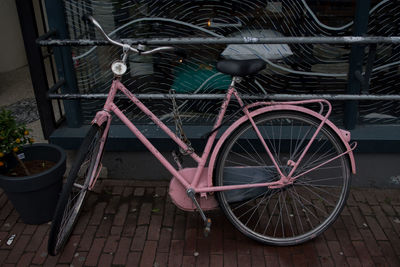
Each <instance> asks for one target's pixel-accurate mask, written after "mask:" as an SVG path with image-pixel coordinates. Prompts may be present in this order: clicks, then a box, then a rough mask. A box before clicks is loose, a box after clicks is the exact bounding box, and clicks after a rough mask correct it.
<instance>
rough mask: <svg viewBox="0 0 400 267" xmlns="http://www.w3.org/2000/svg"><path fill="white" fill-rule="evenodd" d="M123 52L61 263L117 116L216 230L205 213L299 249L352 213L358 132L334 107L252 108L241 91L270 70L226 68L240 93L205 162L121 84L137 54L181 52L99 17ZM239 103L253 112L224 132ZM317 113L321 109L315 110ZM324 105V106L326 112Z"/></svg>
mask: <svg viewBox="0 0 400 267" xmlns="http://www.w3.org/2000/svg"><path fill="white" fill-rule="evenodd" d="M87 19H88V20H89V21H90V22H92V23H93V24H94V25H95V26H96V27H97V28H98V29H99V31H100V32H101V33H102V34H103V35H104V37H105V38H106V39H107V40H108V41H109V42H110V43H112V44H113V45H116V46H119V47H122V49H123V56H122V59H121V60H117V61H115V62H114V63H113V64H112V65H111V69H112V71H113V73H114V76H115V78H114V80H113V82H112V85H111V88H110V91H109V94H108V97H107V100H106V103H105V105H104V108H103V110H101V111H99V112H97V114H96V116H95V118H94V119H93V121H92V126H91V128H90V130H89V132H88V134H87V136H86V137H85V139H84V141H83V143H82V145H81V148H80V150H79V153H78V156H77V159H76V162H75V163H74V165H73V166H72V169H71V171H70V173H69V175H68V178H67V181H66V184H65V185H64V187H63V190H62V193H61V196H60V199H59V202H58V204H57V208H56V212H55V215H54V218H53V221H52V225H51V230H50V236H49V243H48V251H49V253H50V254H51V255H56V254H58V253H59V252H60V250H61V249H62V248H63V246H64V245H65V243H66V241H67V240H68V238H69V236H70V234H71V232H72V230H73V227H74V224H75V222H76V221H77V218H78V215H79V211H80V209H81V207H82V203H83V201H84V199H85V196H86V193H87V191H90V190H91V189H92V188H93V186H94V184H95V182H96V179H97V176H98V174H99V172H100V169H101V159H102V155H103V151H104V145H105V142H106V140H107V134H108V130H109V128H110V123H111V113H114V114H115V115H116V116H117V117H118V118H119V119H120V120H121V121H122V122H123V123H124V124H126V126H127V127H128V128H129V129H130V130H131V131H132V132H133V133H134V134H135V135H136V136H137V138H138V139H139V140H140V141H141V142H143V144H144V145H145V146H146V147H147V148H148V149H149V150H150V151H151V152H152V153H153V154H154V156H155V157H156V158H157V159H158V160H159V161H160V162H161V164H162V165H164V166H165V167H166V168H167V169H168V171H169V172H170V173H171V174H172V175H173V178H172V180H171V183H170V189H169V194H170V196H171V198H172V200H173V202H174V203H175V204H176V205H177V206H178V207H179V208H181V209H183V210H188V211H195V210H197V211H198V212H199V213H200V215H201V217H202V219H203V220H204V223H205V233H206V234H207V233H208V232H209V231H210V226H211V220H210V219H209V218H207V217H206V215H205V213H204V211H207V210H212V209H216V208H218V206H219V207H220V208H221V209H222V210H223V211H224V213H225V215H226V216H227V218H228V219H229V220H230V222H231V223H232V224H233V225H234V226H235V227H236V228H237V229H238V230H239V231H240V232H242V233H243V234H244V235H246V236H248V237H250V238H252V239H254V240H257V241H259V242H262V243H264V244H268V245H279V246H286V245H295V244H299V243H302V242H305V241H308V240H310V239H312V238H314V237H316V236H318V235H319V234H321V233H322V232H323V231H324V230H326V229H327V228H328V227H329V226H330V225H331V224H332V223H333V222H334V221H335V219H336V218H337V217H338V216H339V214H340V212H341V211H342V209H343V207H344V205H345V202H346V199H347V196H348V192H349V189H350V183H351V173H355V161H354V156H353V152H352V151H353V150H354V149H355V147H356V144H355V143H354V144H352V145H350V144H349V142H350V134H349V133H348V132H347V131H344V130H341V129H339V128H338V127H337V126H335V125H334V124H333V123H332V122H331V121H330V120H328V117H329V115H330V113H331V105H330V103H329V102H328V101H326V100H323V99H320V100H304V101H291V102H255V103H252V104H248V105H245V104H244V103H243V101H242V99H241V98H240V95H239V94H238V92H237V91H236V89H235V84H236V83H238V82H240V80H241V78H240V77H244V76H247V75H254V74H256V73H257V72H259V71H260V70H262V69H263V68H264V67H265V63H264V62H263V61H262V60H243V61H237V60H223V61H220V62H218V63H217V69H218V70H219V71H220V72H223V73H226V74H230V75H231V76H232V77H233V78H232V82H231V85H230V87H229V89H228V91H227V93H226V97H225V99H224V101H223V103H222V106H221V109H220V112H219V115H218V116H217V118H216V122H215V125H214V127H213V129H212V131H211V132H210V134H209V136H208V140H207V142H206V144H205V148H204V151H203V153H202V155H201V156H199V155H197V154H196V153H195V152H194V151H193V150H192V149H191V147H190V146H188V145H187V144H186V143H185V142H184V141H182V140H181V138H179V137H178V136H177V135H176V134H175V133H173V132H172V131H171V130H170V129H169V128H168V127H167V126H166V125H165V124H164V123H163V122H162V121H161V120H160V119H159V118H158V117H157V116H155V115H154V114H153V113H152V112H151V111H150V110H149V109H148V108H146V106H145V105H144V104H143V103H142V102H141V101H140V100H139V99H138V98H137V97H136V96H135V95H134V94H132V93H131V92H130V91H129V90H128V89H126V88H125V86H124V85H123V84H122V83H121V81H120V78H121V76H122V75H123V74H124V73H125V71H126V70H127V66H126V64H125V61H126V59H127V55H128V53H129V52H133V53H137V54H141V55H149V54H152V53H156V52H161V51H165V50H170V49H173V48H171V47H159V48H155V49H153V50H149V51H145V50H144V49H143V48H144V47H143V46H138V48H134V47H131V46H129V45H127V44H122V43H119V42H117V41H115V40H112V39H111V38H110V37H108V36H107V34H106V33H105V32H104V31H103V29H102V27H101V26H100V25H99V23H98V22H97V21H96V20H95V19H94V18H93V17H87ZM117 91H121V92H122V93H123V94H125V95H126V96H127V97H128V98H129V99H130V100H131V101H132V102H133V103H134V104H136V106H137V107H138V108H139V109H140V110H141V111H143V112H144V113H145V114H146V115H147V116H148V117H149V118H150V119H151V120H152V121H153V122H154V123H155V124H156V125H158V126H159V127H160V128H161V129H162V130H163V131H164V132H165V133H166V134H167V135H168V136H169V137H171V138H172V139H173V140H174V141H175V142H176V143H177V144H178V146H179V147H180V148H181V150H182V151H185V152H186V153H187V154H188V155H189V156H190V157H191V158H192V159H193V160H194V161H195V162H197V167H196V168H184V169H181V168H180V167H179V166H180V164H179V161H178V162H177V163H178V164H177V165H178V168H175V167H174V166H173V165H172V164H171V163H169V162H168V161H167V160H166V159H165V158H164V157H163V156H162V155H161V153H160V152H159V151H157V149H156V148H155V147H154V146H153V145H152V144H151V143H150V141H149V140H148V139H147V138H146V137H145V136H144V135H143V134H142V133H141V132H140V131H139V130H138V129H137V128H136V127H135V125H134V124H133V123H132V122H131V121H130V120H129V119H127V117H126V116H125V115H124V113H123V112H122V111H121V110H120V109H119V108H118V107H117V106H116V105H115V104H114V98H115V96H116V93H117ZM232 96H234V98H236V100H237V102H238V103H239V105H240V110H241V111H242V112H243V113H244V115H243V116H242V117H240V118H239V119H237V120H236V121H235V122H233V123H232V124H231V125H230V126H229V127H228V129H227V130H226V131H224V132H223V133H222V135H221V136H220V138H219V140H218V141H217V142H216V137H217V132H218V131H219V130H221V126H222V125H223V124H226V121H228V120H224V115H225V112H226V109H227V106H228V105H229V103H230V100H231V98H232ZM309 105H313V107H312V108H311V107H309ZM315 106H317V107H318V109H317V110H314V109H315Z"/></svg>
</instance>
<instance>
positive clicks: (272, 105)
mask: <svg viewBox="0 0 400 267" xmlns="http://www.w3.org/2000/svg"><path fill="white" fill-rule="evenodd" d="M235 81H236V79H235V78H233V80H232V83H231V86H230V87H229V89H228V91H227V93H226V97H225V99H224V101H223V103H222V105H221V108H220V112H219V114H218V116H217V119H216V121H215V124H214V127H213V130H215V131H213V132H212V134H211V135H210V136H209V138H208V140H207V142H206V146H205V148H204V151H203V154H202V155H201V156H199V155H197V154H196V153H195V152H193V153H190V154H189V155H190V156H191V157H192V158H193V160H195V161H196V162H197V164H198V165H197V168H195V171H194V173H192V174H194V176H193V180H191V181H188V179H187V178H185V177H184V176H183V175H182V172H180V171H178V170H177V169H176V168H175V167H173V166H172V165H171V163H169V162H168V161H167V160H166V158H165V157H164V156H163V155H162V154H161V153H160V152H159V151H158V150H157V149H156V148H155V147H154V146H153V145H152V144H151V142H150V141H149V140H148V139H147V138H146V137H145V136H144V135H143V134H142V133H141V132H140V130H138V128H137V127H136V126H135V125H134V124H133V123H132V122H131V121H130V120H129V119H128V118H127V117H126V116H125V115H124V113H123V112H122V111H121V110H120V109H119V108H118V107H117V106H116V105H115V104H114V98H115V96H116V93H117V92H118V91H121V92H122V93H123V94H124V95H126V96H127V97H128V98H129V99H130V100H131V101H132V102H133V103H134V104H135V105H136V106H137V107H138V108H139V109H140V110H141V111H142V112H144V113H145V114H146V115H147V116H148V117H149V118H150V119H151V120H152V121H153V122H154V123H155V124H156V125H157V126H158V127H160V128H161V129H162V130H163V131H164V132H165V133H166V134H167V135H168V136H169V137H170V138H172V140H174V142H176V143H177V145H178V146H179V147H181V148H182V149H183V150H185V151H186V150H188V146H187V145H186V144H185V143H184V142H183V141H182V140H181V139H180V138H179V137H178V136H177V135H176V134H175V133H173V132H172V131H171V130H170V129H169V128H168V127H167V126H166V125H165V124H164V123H163V122H162V121H161V120H160V119H159V118H158V117H157V116H156V115H155V114H153V113H152V112H151V111H150V110H149V109H148V108H147V107H146V106H145V105H144V104H143V103H142V102H141V101H140V100H139V99H138V98H137V97H136V96H135V95H134V94H133V93H131V92H130V91H129V90H128V89H127V88H126V87H125V86H124V85H123V84H122V83H121V82H120V80H119V78H115V79H114V80H113V83H112V85H111V88H110V92H109V94H108V97H107V100H106V103H105V105H104V108H103V110H102V111H99V112H98V113H97V114H96V117H95V119H94V120H93V121H92V123H96V124H98V125H101V124H102V123H104V122H107V124H106V129H105V131H104V136H103V137H102V144H101V146H102V147H103V146H104V142H105V139H106V134H107V133H108V130H109V128H110V121H111V115H110V114H111V112H113V113H114V114H115V115H116V116H117V117H118V118H119V119H120V120H121V121H122V122H123V123H124V124H125V125H126V126H127V127H128V128H129V129H130V130H131V131H132V133H133V134H134V135H135V136H136V137H137V138H138V139H139V140H140V141H141V142H142V143H143V144H144V146H145V147H146V148H147V149H148V150H149V151H150V152H151V153H152V154H153V155H154V156H155V157H156V158H157V159H158V160H159V161H160V163H161V164H162V165H163V166H164V167H165V168H166V169H167V170H168V171H169V172H170V173H171V174H172V175H173V176H174V177H175V178H176V179H177V180H178V181H179V183H180V184H181V185H182V186H183V187H184V189H185V190H189V189H191V190H194V191H195V192H196V193H201V195H202V196H205V195H206V193H210V192H215V191H224V190H232V189H244V188H253V187H260V186H264V187H270V188H277V187H280V186H284V185H286V184H288V183H291V182H293V181H294V180H295V179H297V178H298V177H300V176H302V175H304V174H306V173H308V172H310V171H312V170H313V169H311V170H308V171H306V172H303V173H301V174H299V175H297V176H296V177H292V175H293V173H294V172H295V170H296V168H297V167H298V166H299V164H300V162H301V160H302V158H303V156H304V155H305V153H306V152H307V150H308V149H309V148H310V146H311V144H312V142H313V141H314V139H315V138H316V136H317V135H318V133H319V131H320V129H321V128H322V127H323V125H325V124H328V125H329V126H330V127H331V128H332V129H333V130H334V131H336V133H337V134H338V135H339V136H340V138H342V141H343V143H344V145H345V146H346V148H347V149H346V151H345V152H344V153H343V154H341V155H338V156H337V157H335V158H332V159H330V160H327V161H326V162H324V163H322V164H320V165H318V166H316V167H315V168H314V169H316V168H319V167H321V166H323V165H325V164H328V163H329V162H331V161H332V160H335V159H336V158H338V157H341V156H344V155H346V154H348V155H349V158H350V162H351V166H352V170H353V173H355V164H354V157H353V155H352V151H353V150H354V149H355V145H354V146H352V147H350V146H349V144H348V142H349V140H350V137H349V133H348V132H345V133H344V132H343V130H340V129H338V128H337V127H336V126H335V125H334V124H333V123H331V122H330V121H329V120H328V117H329V115H330V112H331V105H330V103H329V102H328V101H326V100H305V101H293V102H284V103H280V102H257V103H254V104H250V105H247V106H245V105H244V103H243V101H242V100H241V98H240V96H239V94H238V93H237V91H236V89H235V87H234V85H235ZM232 95H234V97H235V98H236V100H237V101H238V103H239V105H240V106H241V108H242V110H243V112H244V113H245V115H244V116H243V117H242V118H240V119H239V120H237V121H236V122H235V123H233V124H232V125H231V126H230V127H229V128H228V130H226V131H225V132H224V134H223V135H222V137H221V138H220V140H219V141H218V143H217V144H216V146H215V148H214V151H213V153H212V155H211V157H210V152H211V149H212V146H213V144H214V142H215V139H216V136H217V133H218V128H219V127H220V126H221V124H222V120H223V117H224V115H225V113H226V110H227V107H228V105H229V103H230V101H231V97H232ZM309 103H320V105H321V111H320V113H317V112H315V111H312V110H310V109H307V108H305V107H301V106H298V105H304V104H309ZM324 104H326V105H327V106H328V111H327V112H326V114H325V115H322V114H321V113H322V111H323V105H324ZM253 108H256V110H254V111H250V109H253ZM278 109H279V110H282V109H283V110H297V111H300V112H304V113H307V114H310V115H312V116H315V117H317V118H319V119H320V120H321V123H320V125H319V127H318V128H317V130H316V131H315V133H314V135H313V136H312V138H311V139H310V141H309V143H308V145H307V146H306V148H305V149H304V151H303V152H302V155H301V156H300V158H299V160H298V161H297V162H293V165H292V167H293V168H292V169H291V171H290V173H289V175H287V176H285V175H283V173H282V171H281V169H280V168H279V166H278V163H277V161H276V160H275V158H274V156H273V155H272V153H271V151H270V149H269V148H268V145H267V144H266V143H265V140H264V139H263V138H262V136H261V133H260V131H259V130H258V128H257V126H256V125H255V122H254V120H253V117H255V116H257V115H258V114H261V113H263V112H267V111H272V110H278ZM247 120H249V121H250V122H251V124H252V125H253V128H254V129H255V131H256V133H257V135H258V137H259V138H260V141H261V142H262V144H263V146H264V149H265V151H266V152H267V154H268V156H269V157H270V158H271V160H272V162H273V164H274V165H275V168H276V169H277V171H278V173H279V175H280V177H281V179H280V180H279V181H275V182H269V183H258V184H244V185H234V186H213V184H212V169H213V167H214V164H215V160H216V158H217V155H218V151H219V149H220V148H221V146H222V144H223V142H224V141H225V140H226V138H227V137H228V136H229V134H230V133H231V132H232V131H233V130H234V129H235V128H236V127H238V126H239V125H241V124H242V123H244V122H245V121H247ZM102 147H101V148H102ZM99 154H101V153H99ZM100 157H101V155H98V159H97V160H100ZM209 157H210V162H209V166H208V171H207V173H206V174H207V176H206V177H207V178H206V179H205V180H206V182H207V183H206V184H204V181H201V180H204V175H205V173H204V170H205V168H206V166H205V165H206V162H207V160H208V159H209ZM93 171H96V170H93ZM92 175H93V177H92V179H91V182H90V187H89V189H91V188H92V187H93V186H94V183H95V182H96V179H97V175H96V174H92Z"/></svg>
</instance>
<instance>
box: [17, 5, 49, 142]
mask: <svg viewBox="0 0 400 267" xmlns="http://www.w3.org/2000/svg"><path fill="white" fill-rule="evenodd" d="M16 5H17V11H18V17H19V22H20V25H21V32H22V36H23V39H24V45H25V52H26V57H27V60H28V64H29V71H30V74H31V80H32V86H33V91H34V93H35V98H36V104H37V108H38V112H39V116H40V123H41V126H42V131H43V135H44V138H46V139H48V138H49V136H50V134H51V133H52V132H53V131H54V129H55V128H56V122H55V118H54V113H53V106H52V104H51V100H49V99H48V98H47V91H48V90H49V85H48V83H47V76H46V69H45V67H44V62H43V55H42V50H41V49H40V47H39V46H38V45H37V44H36V39H37V38H38V30H37V25H36V18H35V11H34V9H33V3H32V0H28V1H26V0H16Z"/></svg>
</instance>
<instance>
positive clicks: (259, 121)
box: [214, 111, 351, 246]
mask: <svg viewBox="0 0 400 267" xmlns="http://www.w3.org/2000/svg"><path fill="white" fill-rule="evenodd" d="M254 121H255V123H256V125H257V127H258V128H259V129H260V132H261V134H262V135H263V138H264V140H266V143H267V145H268V147H269V149H270V150H271V153H272V154H273V156H274V157H275V158H276V159H277V162H278V165H279V167H280V169H281V170H282V172H283V173H284V175H287V174H288V173H289V172H290V169H291V167H290V164H291V162H290V161H289V160H292V161H293V162H296V160H297V159H298V158H299V155H300V154H301V151H303V149H304V147H305V145H306V144H307V142H305V141H307V139H308V140H309V139H310V137H311V136H312V134H313V133H314V132H315V129H316V127H318V125H319V124H320V123H321V121H320V120H319V119H317V118H315V117H313V116H310V115H308V114H304V113H300V112H296V111H274V112H267V113H263V114H260V115H258V116H257V117H256V118H255V119H254ZM260 148H262V149H263V150H265V149H264V148H263V146H262V144H261V142H260V140H259V139H258V137H257V136H256V134H255V132H254V129H253V127H252V125H251V123H250V121H247V122H246V123H244V124H242V125H241V126H239V127H238V128H237V129H235V130H234V131H233V132H232V133H231V135H230V136H229V137H228V138H227V140H226V142H225V143H224V145H223V146H222V149H221V152H220V153H219V157H218V161H217V162H218V163H217V166H216V169H215V173H214V174H215V175H214V183H215V185H216V186H222V185H232V184H239V183H241V184H243V183H260V182H272V181H276V180H279V178H280V175H278V172H277V171H276V168H275V167H274V166H273V164H272V161H271V160H270V158H269V157H268V155H267V153H265V154H264V155H263V154H262V153H261V152H260ZM344 152H345V147H344V145H343V143H342V141H341V139H340V137H339V136H338V135H337V134H336V133H335V132H334V131H333V130H332V129H331V128H330V127H329V126H327V125H326V124H325V125H324V126H323V127H322V129H321V131H320V132H319V133H318V135H317V138H316V139H315V140H314V142H313V143H312V145H311V147H310V150H309V151H308V152H307V154H306V155H305V157H304V158H303V160H302V162H301V164H300V165H299V168H298V169H297V170H296V172H295V173H294V175H293V176H292V177H295V176H296V175H298V174H300V173H302V172H304V171H306V170H309V169H311V168H313V167H316V166H318V165H320V164H321V163H322V162H324V160H325V161H326V160H327V159H328V158H333V157H334V156H337V155H339V154H341V153H344ZM288 163H289V164H288ZM246 166H248V167H246ZM255 166H258V167H257V168H256V167H255ZM350 184H351V175H350V167H349V159H348V156H347V155H346V156H342V157H339V158H337V159H335V160H333V161H332V162H330V163H328V164H327V165H324V166H321V167H320V168H317V169H315V170H313V171H311V172H309V173H307V174H305V175H303V176H300V177H299V178H298V179H297V180H296V181H295V182H294V183H293V184H292V185H287V186H284V187H282V188H275V189H271V188H268V187H267V188H260V187H257V188H254V189H240V190H230V191H220V192H217V199H218V201H219V204H220V207H221V208H222V210H223V211H224V213H225V215H226V216H227V218H228V219H229V221H230V222H231V223H232V224H233V225H234V226H235V227H236V228H237V229H238V230H239V231H240V232H242V233H243V234H244V235H246V236H247V237H250V238H251V239H254V240H256V241H259V242H261V243H263V244H267V245H278V246H288V245H296V244H300V243H303V242H306V241H308V240H311V239H312V238H314V237H316V236H318V235H319V234H321V233H322V232H324V231H325V230H326V229H327V228H328V227H329V226H330V225H331V224H332V223H333V222H334V221H335V220H336V219H337V217H338V216H339V214H340V212H341V211H342V209H343V207H344V205H345V203H346V199H347V196H348V193H349V188H350Z"/></svg>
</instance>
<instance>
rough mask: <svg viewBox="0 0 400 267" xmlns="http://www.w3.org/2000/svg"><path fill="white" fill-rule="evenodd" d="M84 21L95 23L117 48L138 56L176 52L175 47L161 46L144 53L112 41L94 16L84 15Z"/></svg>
mask: <svg viewBox="0 0 400 267" xmlns="http://www.w3.org/2000/svg"><path fill="white" fill-rule="evenodd" d="M82 19H83V20H84V21H89V22H91V23H93V25H94V26H96V28H97V29H98V30H99V31H100V33H101V34H102V35H103V36H104V38H105V39H106V40H107V41H109V42H110V43H111V44H113V45H116V46H119V47H122V48H123V49H127V50H130V51H132V52H134V53H137V54H140V55H150V54H153V53H157V52H161V51H168V50H175V48H174V47H171V46H161V47H157V48H154V49H152V50H148V51H142V50H139V49H136V48H133V47H131V46H130V45H128V44H123V43H120V42H118V41H115V40H113V39H111V38H110V37H109V36H108V35H107V34H106V33H105V31H104V30H103V27H101V25H100V23H99V22H98V21H97V20H95V19H94V18H93V17H92V16H90V15H83V16H82Z"/></svg>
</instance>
